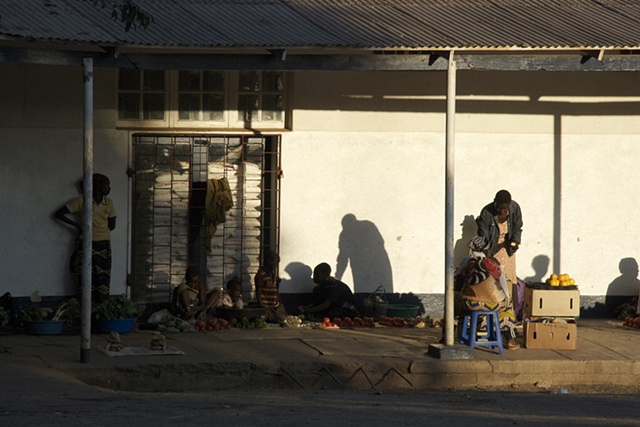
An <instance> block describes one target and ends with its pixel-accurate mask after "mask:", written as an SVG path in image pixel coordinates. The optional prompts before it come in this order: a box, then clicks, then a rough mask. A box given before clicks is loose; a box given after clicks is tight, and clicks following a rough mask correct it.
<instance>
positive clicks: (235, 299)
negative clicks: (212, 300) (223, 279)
mask: <svg viewBox="0 0 640 427" xmlns="http://www.w3.org/2000/svg"><path fill="white" fill-rule="evenodd" d="M218 306H220V307H226V308H237V309H242V308H244V300H243V299H242V279H240V278H239V277H233V278H232V279H231V280H229V281H228V282H227V290H226V291H225V292H224V294H222V297H221V298H220V304H219V305H218Z"/></svg>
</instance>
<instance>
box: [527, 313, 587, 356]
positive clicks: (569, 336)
mask: <svg viewBox="0 0 640 427" xmlns="http://www.w3.org/2000/svg"><path fill="white" fill-rule="evenodd" d="M577 341H578V325H577V324H576V322H575V320H572V319H571V320H567V323H542V322H524V346H525V347H526V348H538V349H550V350H575V349H576V342H577Z"/></svg>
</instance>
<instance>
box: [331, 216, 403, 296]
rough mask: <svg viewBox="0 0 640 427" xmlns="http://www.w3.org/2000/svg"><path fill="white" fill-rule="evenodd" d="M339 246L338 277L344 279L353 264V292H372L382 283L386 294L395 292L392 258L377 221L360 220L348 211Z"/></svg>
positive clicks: (336, 272) (343, 222) (336, 275)
mask: <svg viewBox="0 0 640 427" xmlns="http://www.w3.org/2000/svg"><path fill="white" fill-rule="evenodd" d="M338 246H339V250H340V252H339V253H338V258H337V265H336V271H335V277H336V279H338V280H342V276H343V275H344V272H345V270H346V268H347V265H348V264H350V266H351V272H352V274H353V289H354V293H356V294H357V293H371V292H373V291H375V290H376V289H377V288H378V287H379V286H384V288H385V291H386V292H387V294H392V293H393V274H392V271H391V262H390V261H389V255H388V254H387V251H386V249H385V247H384V239H383V238H382V235H381V234H380V231H379V230H378V228H377V227H376V226H375V224H374V223H372V222H371V221H366V220H358V219H357V218H356V217H355V215H353V214H347V215H345V216H344V217H343V218H342V232H341V233H340V237H339V243H338ZM347 284H349V283H348V280H347Z"/></svg>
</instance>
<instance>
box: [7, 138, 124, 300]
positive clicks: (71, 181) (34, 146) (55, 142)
mask: <svg viewBox="0 0 640 427" xmlns="http://www.w3.org/2000/svg"><path fill="white" fill-rule="evenodd" d="M94 139H95V141H94V171H95V172H97V173H104V174H106V175H107V176H109V178H110V180H111V188H112V192H111V197H112V198H113V201H114V203H115V205H116V211H117V214H118V217H117V224H116V229H115V230H114V231H113V232H112V235H111V238H112V252H113V259H112V263H113V264H112V276H111V293H112V294H116V295H117V294H121V293H124V292H125V291H126V273H127V256H128V254H127V237H126V236H127V214H128V212H127V211H128V195H127V180H128V178H127V175H126V173H125V171H126V164H127V163H126V162H127V139H126V133H125V134H124V135H123V134H117V133H116V132H114V131H99V130H98V131H96V132H95V134H94ZM0 141H1V143H0V159H2V160H0V163H1V165H2V167H1V168H0V200H2V201H3V202H2V206H3V207H2V209H0V223H1V224H3V231H2V239H1V241H0V259H2V262H1V263H0V277H1V281H0V282H1V283H2V290H3V292H6V291H9V292H11V294H12V295H14V296H27V295H30V294H31V293H32V292H34V291H39V293H40V295H42V296H62V295H73V294H74V292H75V290H74V289H73V285H72V281H71V276H70V273H69V257H70V255H71V253H72V251H73V245H74V238H75V236H76V234H77V233H76V231H75V229H74V228H72V227H68V226H66V225H63V224H62V223H61V222H59V221H57V220H55V219H53V218H52V214H53V213H54V212H55V211H56V210H57V209H58V208H60V207H61V206H62V205H64V204H65V203H67V202H68V201H70V200H71V199H72V198H74V197H76V196H77V195H78V194H79V193H78V189H77V186H76V183H77V182H78V181H79V180H81V179H82V168H83V148H82V147H83V137H82V131H78V130H62V129H24V128H23V129H0Z"/></svg>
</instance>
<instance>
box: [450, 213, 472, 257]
mask: <svg viewBox="0 0 640 427" xmlns="http://www.w3.org/2000/svg"><path fill="white" fill-rule="evenodd" d="M460 226H461V227H462V236H461V237H460V238H459V239H458V240H457V241H456V243H455V245H454V246H453V265H455V266H458V265H460V263H461V262H462V260H463V259H464V258H465V257H467V256H469V247H468V246H467V245H468V244H469V242H470V241H471V239H473V238H474V237H475V235H476V233H477V232H478V226H477V225H476V220H475V217H474V216H473V215H465V216H464V220H462V223H461V224H460Z"/></svg>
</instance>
